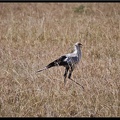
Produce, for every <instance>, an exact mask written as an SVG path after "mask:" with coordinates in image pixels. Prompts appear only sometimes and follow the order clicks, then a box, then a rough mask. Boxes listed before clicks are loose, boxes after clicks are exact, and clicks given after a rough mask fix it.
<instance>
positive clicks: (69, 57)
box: [37, 42, 83, 88]
mask: <svg viewBox="0 0 120 120" xmlns="http://www.w3.org/2000/svg"><path fill="white" fill-rule="evenodd" d="M81 47H82V44H81V43H79V42H77V43H75V45H74V52H73V53H69V54H65V55H63V56H61V57H60V58H58V59H56V60H55V61H53V62H51V63H50V64H48V65H47V66H45V67H44V68H43V69H40V70H38V71H37V72H41V71H43V70H46V69H48V68H51V67H54V66H63V67H65V73H64V84H65V83H66V77H67V73H68V71H69V75H68V78H69V79H70V80H72V81H74V80H73V79H71V75H72V72H73V70H74V68H75V66H76V64H78V63H79V61H80V58H81ZM74 82H75V83H76V84H78V85H80V84H79V83H77V82H76V81H74ZM80 86H81V85H80ZM82 88H83V86H82Z"/></svg>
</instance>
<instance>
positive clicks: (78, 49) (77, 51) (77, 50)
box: [74, 46, 81, 57]
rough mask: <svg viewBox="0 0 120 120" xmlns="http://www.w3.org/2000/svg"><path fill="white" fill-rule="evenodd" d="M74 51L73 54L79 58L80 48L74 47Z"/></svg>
mask: <svg viewBox="0 0 120 120" xmlns="http://www.w3.org/2000/svg"><path fill="white" fill-rule="evenodd" d="M74 50H75V51H74V53H75V54H77V55H78V56H79V57H81V49H80V47H76V46H75V48H74Z"/></svg>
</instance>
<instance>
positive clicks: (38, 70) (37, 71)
mask: <svg viewBox="0 0 120 120" xmlns="http://www.w3.org/2000/svg"><path fill="white" fill-rule="evenodd" d="M46 69H47V67H44V68H43V69H40V70H38V71H37V72H42V71H43V70H46Z"/></svg>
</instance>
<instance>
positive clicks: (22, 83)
mask: <svg viewBox="0 0 120 120" xmlns="http://www.w3.org/2000/svg"><path fill="white" fill-rule="evenodd" d="M0 26H1V29H0V71H1V72H0V116H1V117H37V116H38V117H89V116H93V117H120V4H119V3H0ZM77 41H80V42H81V43H82V44H83V48H82V59H81V62H80V64H79V65H78V67H77V68H76V69H75V71H74V73H73V76H72V77H73V79H74V80H75V81H77V82H79V83H80V84H81V85H83V86H84V88H85V90H83V89H82V88H81V87H80V86H78V85H76V84H75V83H73V82H72V81H70V80H67V85H66V86H64V81H63V73H64V72H63V70H64V68H62V67H59V68H51V69H49V70H47V71H43V72H42V73H36V71H37V70H39V69H40V68H42V67H44V66H45V65H47V64H48V63H49V62H51V61H52V60H54V59H56V58H58V57H59V56H61V55H62V54H65V53H68V52H71V50H72V49H73V45H74V43H75V42H77Z"/></svg>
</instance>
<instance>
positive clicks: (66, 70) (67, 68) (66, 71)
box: [64, 67, 69, 84]
mask: <svg viewBox="0 0 120 120" xmlns="http://www.w3.org/2000/svg"><path fill="white" fill-rule="evenodd" d="M68 70H69V67H66V68H65V73H64V84H66V77H67V73H68Z"/></svg>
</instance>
